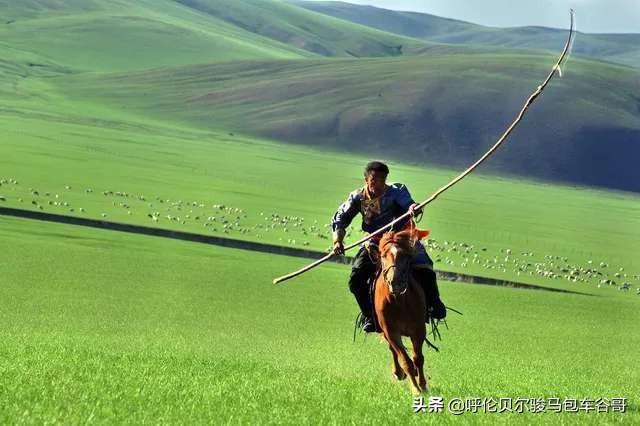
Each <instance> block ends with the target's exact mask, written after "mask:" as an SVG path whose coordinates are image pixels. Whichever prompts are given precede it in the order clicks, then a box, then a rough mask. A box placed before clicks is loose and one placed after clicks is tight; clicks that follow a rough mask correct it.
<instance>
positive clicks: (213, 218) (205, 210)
mask: <svg viewBox="0 0 640 426" xmlns="http://www.w3.org/2000/svg"><path fill="white" fill-rule="evenodd" d="M18 185H19V183H18V181H17V180H16V179H14V178H0V190H2V187H9V188H7V189H11V191H10V192H17V193H19V194H22V196H16V197H14V200H15V201H17V204H18V206H20V204H22V203H24V204H27V207H31V208H32V209H33V208H35V209H38V210H45V209H47V210H53V211H54V212H57V213H73V214H78V213H80V214H82V215H90V213H93V214H98V212H88V211H87V210H86V209H85V208H84V207H79V206H74V205H72V204H71V202H70V201H69V199H75V200H76V202H77V200H78V199H82V197H78V192H77V191H76V192H75V193H73V189H72V187H71V186H70V185H65V186H64V191H59V192H55V191H48V192H44V191H39V190H37V189H34V188H29V189H28V194H29V196H30V199H29V200H28V201H25V200H24V199H23V197H25V195H24V194H25V191H24V190H22V191H16V188H17V187H18ZM71 193H73V195H75V196H74V197H68V196H67V194H71ZM82 193H83V196H84V197H88V196H92V197H93V196H94V194H95V192H94V190H93V189H92V188H86V189H84V190H83V191H82ZM82 193H81V194H82ZM100 194H101V196H102V197H103V198H106V199H107V200H108V202H109V203H110V208H109V209H108V210H107V209H104V208H103V210H104V211H101V212H99V214H100V217H101V218H103V219H104V218H108V217H113V218H115V219H118V220H122V218H123V217H125V218H126V217H127V216H138V217H141V216H144V218H145V220H149V221H151V222H152V223H153V224H154V225H160V226H169V227H174V226H176V227H189V228H191V229H193V227H194V226H197V227H199V228H200V229H202V230H204V231H206V232H211V233H220V234H226V235H229V236H233V235H235V236H245V237H243V238H249V239H253V240H261V239H263V238H265V236H267V235H268V234H273V235H274V237H271V238H269V240H272V241H273V240H274V238H277V240H278V241H279V242H280V243H282V244H285V243H286V244H288V245H302V246H308V245H309V244H310V241H312V240H316V241H319V240H322V241H323V244H324V243H327V241H326V240H328V239H329V235H330V229H329V224H328V223H326V224H323V225H321V224H319V223H318V221H317V220H314V221H313V223H308V222H307V221H305V219H304V218H303V217H300V216H294V215H284V214H280V213H275V212H271V213H268V212H259V213H258V214H257V215H256V216H255V217H252V218H249V216H248V214H247V212H246V211H245V210H244V209H242V208H239V207H233V206H228V205H224V204H211V203H207V202H203V201H185V200H173V199H169V198H165V197H159V196H153V197H147V196H145V195H141V194H131V193H127V192H124V191H111V190H104V191H102V192H101V193H100ZM85 199H86V198H85ZM94 201H95V200H94ZM0 203H3V204H7V203H8V196H7V195H6V191H5V192H0ZM94 204H95V203H94ZM100 204H101V205H102V206H104V205H105V203H104V202H102V203H100ZM0 205H1V204H0ZM107 205H108V204H107ZM20 207H22V206H20ZM123 215H126V216H123ZM347 231H348V233H347V236H349V235H350V234H351V233H352V232H353V228H352V227H350V229H348V230H347ZM327 245H328V244H327ZM426 245H427V249H428V251H429V253H430V254H431V257H433V259H434V261H435V263H436V265H440V267H441V268H442V269H447V266H449V267H452V268H454V269H455V268H457V269H459V270H460V269H467V268H473V269H474V270H476V271H477V270H486V271H487V272H486V274H483V275H487V276H491V275H492V271H497V272H501V273H502V274H505V273H513V274H514V275H516V276H521V275H528V276H532V277H537V278H544V279H560V280H566V281H569V282H572V283H593V284H595V285H597V286H598V287H601V286H616V287H617V288H618V289H620V290H622V291H628V290H630V289H631V281H634V282H636V283H638V282H640V276H639V275H637V274H630V273H627V272H626V271H625V269H624V267H611V266H610V265H609V264H608V263H607V262H605V261H593V260H588V261H587V262H585V263H579V262H571V261H570V260H569V259H568V258H567V257H564V256H557V255H556V256H554V255H550V254H546V255H543V256H537V257H536V256H535V254H534V253H533V252H520V253H519V254H516V253H514V252H513V251H512V250H511V249H508V248H503V249H499V250H498V252H493V253H492V252H490V251H489V250H488V249H487V248H486V247H476V246H475V245H473V244H468V243H465V242H457V241H438V240H435V239H429V240H427V243H426ZM636 291H637V294H639V295H640V288H637V290H636Z"/></svg>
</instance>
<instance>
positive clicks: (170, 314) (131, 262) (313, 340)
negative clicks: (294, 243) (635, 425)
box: [0, 217, 640, 424]
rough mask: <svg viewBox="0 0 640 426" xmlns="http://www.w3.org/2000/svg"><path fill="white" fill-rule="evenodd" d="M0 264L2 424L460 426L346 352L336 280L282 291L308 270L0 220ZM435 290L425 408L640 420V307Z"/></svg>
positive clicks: (372, 352)
mask: <svg viewBox="0 0 640 426" xmlns="http://www.w3.org/2000/svg"><path fill="white" fill-rule="evenodd" d="M0 250H2V252H3V253H4V254H3V260H4V261H5V262H6V263H4V266H3V273H2V280H3V281H2V282H3V285H2V286H0V300H2V301H3V303H2V312H3V315H2V317H1V318H0V330H1V331H0V339H1V340H2V342H3V344H2V346H1V347H0V355H1V356H0V384H1V385H2V386H1V387H0V389H1V390H0V405H1V406H2V407H3V408H2V410H0V422H2V423H15V422H21V421H23V422H27V423H31V422H39V423H41V422H64V423H69V422H71V423H81V422H85V421H98V422H108V423H123V422H128V423H137V424H139V423H143V422H144V423H158V422H163V423H164V422H167V423H174V422H187V423H220V422H237V423H271V422H273V423H283V422H286V423H300V422H301V423H309V422H312V423H318V422H320V423H329V422H336V421H337V422H356V423H367V424H368V423H378V424H379V423H386V422H388V421H389V420H390V419H394V420H395V421H401V422H403V423H412V424H413V423H417V424H424V422H429V423H430V422H431V421H435V420H436V418H437V421H438V423H442V422H444V423H447V424H449V423H454V422H456V423H457V422H459V421H460V418H458V417H455V416H451V415H447V414H441V415H437V417H436V415H431V414H419V415H416V414H413V413H412V409H411V398H410V395H409V391H408V388H407V386H406V384H405V383H401V384H398V383H394V382H392V380H391V379H390V374H389V371H390V364H391V360H390V356H389V353H388V350H387V348H386V346H385V345H383V344H381V343H379V342H378V341H377V339H375V338H368V339H367V340H364V341H362V338H360V339H358V341H357V342H356V343H355V344H352V343H351V320H352V317H353V313H354V311H355V303H354V302H353V300H351V296H350V295H349V294H348V291H347V289H346V285H345V284H344V280H345V277H346V275H347V268H346V267H344V266H337V265H327V266H325V267H323V268H322V269H319V270H316V271H314V272H313V273H310V274H307V275H305V276H304V277H301V278H300V279H298V280H297V282H295V283H293V282H292V283H290V284H288V285H286V286H279V287H275V286H272V285H271V284H269V279H270V278H271V277H272V276H273V275H275V274H278V273H280V272H281V271H283V270H288V269H291V268H293V267H295V266H297V265H298V260H295V259H289V258H285V257H278V256H269V255H264V254H253V253H247V252H242V251H237V250H229V249H217V248H212V247H207V246H201V245H197V244H192V243H182V242H176V241H164V240H159V239H155V238H151V237H137V236H128V235H122V234H117V233H111V232H105V231H97V230H85V229H77V228H74V227H69V226H63V225H52V224H39V223H32V222H27V221H23V220H18V219H6V218H2V217H0ZM441 289H442V293H443V297H445V300H448V301H450V303H452V304H455V306H457V307H459V308H461V309H462V310H463V311H464V312H465V315H464V316H463V317H459V316H455V317H452V318H451V319H450V321H449V327H450V329H449V330H448V331H445V332H444V341H443V342H442V343H440V348H441V352H440V353H438V354H436V353H434V352H432V351H429V352H426V359H427V371H428V373H429V375H430V376H431V392H430V393H429V395H430V396H443V397H444V398H445V400H446V401H448V400H449V399H450V398H453V397H479V398H482V397H494V398H499V397H513V398H515V397H542V398H545V397H560V398H570V397H573V398H592V399H596V398H599V397H607V398H610V397H620V396H623V397H627V398H629V404H630V406H629V407H628V414H626V415H620V414H608V415H606V414H600V415H597V414H595V413H589V414H571V413H567V414H564V415H559V414H553V413H549V414H544V415H541V414H524V415H522V414H512V415H507V414H500V415H497V414H488V415H474V414H465V415H464V418H465V419H466V420H467V421H469V422H474V423H476V422H481V423H491V422H495V421H496V420H498V419H499V420H500V421H506V422H508V423H510V424H512V423H518V424H531V422H536V423H537V422H540V423H544V424H558V422H559V421H562V422H574V421H579V422H580V423H581V424H583V423H585V424H602V422H603V421H606V422H619V421H626V422H630V423H632V422H637V421H638V420H637V417H638V408H639V407H638V398H639V397H640V395H639V394H638V388H637V386H634V383H637V381H638V380H639V379H640V377H639V376H638V369H637V368H635V364H634V358H633V354H634V349H635V348H636V347H637V346H638V344H640V335H639V334H638V332H637V327H635V318H636V317H637V315H636V313H637V310H638V307H639V306H638V304H639V303H640V299H639V298H638V297H635V296H634V297H629V296H627V295H620V294H619V292H617V291H613V290H612V291H607V292H604V293H601V294H600V297H588V296H580V295H559V294H553V293H546V292H536V291H524V290H511V289H499V288H491V287H485V286H470V285H467V284H451V283H442V284H441ZM302 300H303V301H304V303H303V304H301V301H302ZM327 306H331V308H330V310H331V315H327V309H326V307H327ZM541 324H543V326H541ZM293 342H296V343H295V344H292V343H293Z"/></svg>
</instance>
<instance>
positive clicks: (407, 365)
mask: <svg viewBox="0 0 640 426" xmlns="http://www.w3.org/2000/svg"><path fill="white" fill-rule="evenodd" d="M385 337H386V339H387V342H389V346H391V349H392V350H393V351H394V352H395V353H396V356H397V357H399V362H400V366H401V367H402V369H403V370H404V373H405V374H406V375H407V376H408V377H409V381H410V382H411V392H412V393H413V394H414V395H419V394H420V392H421V390H420V387H419V386H418V383H416V378H415V375H416V371H415V370H416V368H415V366H414V365H413V361H412V360H411V358H409V354H407V351H406V349H405V348H404V346H403V345H402V337H401V336H400V335H397V336H395V338H394V337H393V336H391V335H386V336H385Z"/></svg>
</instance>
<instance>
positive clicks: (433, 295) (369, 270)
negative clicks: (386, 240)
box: [349, 247, 440, 318]
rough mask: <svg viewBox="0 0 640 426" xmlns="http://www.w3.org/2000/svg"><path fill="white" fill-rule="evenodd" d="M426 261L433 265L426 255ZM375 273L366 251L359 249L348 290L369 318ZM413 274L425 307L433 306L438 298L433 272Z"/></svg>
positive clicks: (415, 271)
mask: <svg viewBox="0 0 640 426" xmlns="http://www.w3.org/2000/svg"><path fill="white" fill-rule="evenodd" d="M427 259H428V260H429V262H430V263H431V264H433V263H432V262H431V259H429V258H428V255H427ZM375 273H376V265H375V264H374V263H373V262H372V261H371V257H369V253H368V252H367V250H366V249H365V248H364V247H360V250H358V253H357V254H356V256H355V257H354V259H353V263H352V264H351V275H350V277H349V290H350V291H351V293H353V295H354V296H355V298H356V302H358V306H359V307H360V310H361V311H362V313H363V314H364V315H365V316H367V317H369V318H371V317H372V314H373V305H372V304H371V295H370V294H369V289H370V283H371V281H370V280H372V279H373V278H374V275H375ZM413 274H414V276H415V277H416V278H417V280H418V282H419V283H420V284H421V285H422V290H423V291H424V294H425V299H426V303H427V306H434V305H435V301H436V300H438V299H439V298H440V294H439V292H438V286H437V282H436V274H435V272H433V270H431V269H429V268H416V269H414V270H413Z"/></svg>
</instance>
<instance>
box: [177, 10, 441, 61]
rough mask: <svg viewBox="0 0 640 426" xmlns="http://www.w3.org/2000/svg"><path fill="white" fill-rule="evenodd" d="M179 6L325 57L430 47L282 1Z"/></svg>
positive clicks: (404, 37) (363, 54)
mask: <svg viewBox="0 0 640 426" xmlns="http://www.w3.org/2000/svg"><path fill="white" fill-rule="evenodd" d="M179 3H181V4H184V5H185V6H189V7H191V8H193V9H195V10H199V11H202V12H203V13H207V14H209V15H211V16H214V17H216V18H218V19H221V20H224V21H226V22H229V23H232V24H233V25H236V26H238V27H240V28H243V29H245V30H246V31H249V32H251V33H256V34H259V35H261V36H264V37H267V38H270V39H274V40H278V41H280V42H283V43H286V44H289V45H293V46H296V47H298V48H300V49H304V50H307V51H310V52H313V53H316V54H319V55H321V56H356V57H363V56H396V55H400V54H403V53H410V52H411V51H413V50H415V49H416V48H419V47H421V46H424V45H425V44H426V45H429V43H425V42H423V41H419V40H417V39H413V38H409V37H406V36H400V35H397V34H391V33H387V32H383V31H380V30H376V29H372V28H369V27H366V26H361V25H355V24H352V23H350V22H346V21H344V20H340V19H335V18H332V17H328V16H326V15H323V14H319V13H315V12H311V11H308V10H305V9H303V8H299V7H296V6H292V5H289V4H287V3H285V2H280V1H264V0H244V1H242V2H227V1H224V0H180V1H179Z"/></svg>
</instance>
